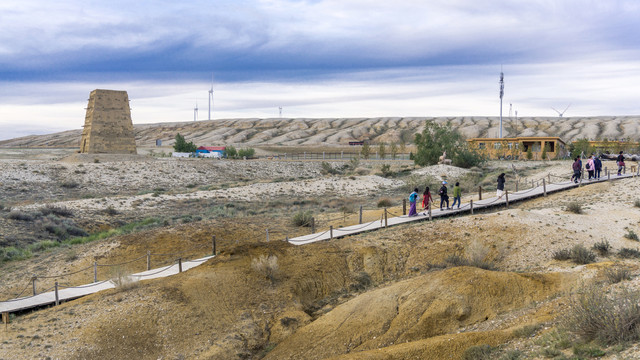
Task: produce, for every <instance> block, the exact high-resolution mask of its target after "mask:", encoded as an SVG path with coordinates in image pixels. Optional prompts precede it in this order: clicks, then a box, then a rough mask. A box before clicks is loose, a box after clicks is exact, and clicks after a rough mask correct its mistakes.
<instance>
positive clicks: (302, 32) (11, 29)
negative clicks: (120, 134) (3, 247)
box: [0, 0, 640, 139]
mask: <svg viewBox="0 0 640 360" xmlns="http://www.w3.org/2000/svg"><path fill="white" fill-rule="evenodd" d="M639 18H640V1H637V0H627V1H624V0H619V1H618V0H607V1H602V0H522V1H520V0H518V1H515V0H514V1H508V0H507V1H505V0H502V1H498V0H421V1H419V0H397V1H378V0H376V1H374V0H349V1H345V0H289V1H286V0H209V1H204V0H189V1H186V2H185V3H181V2H179V1H174V0H171V1H167V0H155V1H149V0H136V1H130V0H127V1H121V0H111V1H108V2H107V1H97V0H83V1H75V0H56V1H50V0H3V1H2V2H0V84H1V86H0V139H7V138H12V137H17V136H22V135H27V134H41V133H49V132H54V131H59V130H67V129H78V128H81V126H82V125H83V124H84V115H85V110H84V108H85V107H86V105H87V99H88V96H89V93H90V92H91V90H94V89H97V88H100V89H114V90H127V91H128V94H129V98H130V100H131V107H132V117H133V122H134V124H140V123H151V122H166V121H193V114H194V111H193V108H194V107H195V105H196V102H197V104H198V107H199V109H200V111H199V119H201V120H205V119H207V118H208V93H207V92H208V90H209V87H210V86H211V85H210V83H211V77H212V74H213V89H214V106H213V114H212V117H213V118H214V119H220V118H238V117H243V118H245V117H252V118H255V117H257V118H269V117H277V116H278V115H279V114H278V107H280V106H282V108H283V109H282V111H283V114H282V115H283V117H379V116H462V115H464V116H474V115H475V116H498V115H499V111H500V106H499V98H498V80H499V74H500V69H501V67H502V69H503V71H504V73H505V96H504V107H503V109H504V110H503V111H504V114H505V115H508V113H509V108H510V105H509V104H512V109H513V113H515V111H516V110H517V111H518V115H519V116H557V114H556V113H555V111H554V110H553V109H552V108H555V109H558V110H561V111H562V110H564V109H565V108H566V107H567V106H568V105H569V104H571V106H570V108H569V109H568V110H567V112H566V114H565V116H594V115H637V114H640V101H638V100H639V99H638V94H640V91H638V87H639V86H640V21H638V19H639Z"/></svg>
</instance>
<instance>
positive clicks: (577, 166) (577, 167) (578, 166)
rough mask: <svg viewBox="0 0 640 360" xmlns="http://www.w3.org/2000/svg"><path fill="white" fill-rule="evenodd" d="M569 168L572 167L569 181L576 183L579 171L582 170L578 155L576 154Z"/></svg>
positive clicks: (578, 178)
mask: <svg viewBox="0 0 640 360" xmlns="http://www.w3.org/2000/svg"><path fill="white" fill-rule="evenodd" d="M571 168H572V169H573V175H571V181H573V182H575V183H576V184H577V183H578V180H580V173H581V172H582V161H580V158H579V157H577V156H576V158H575V159H574V161H573V164H572V165H571Z"/></svg>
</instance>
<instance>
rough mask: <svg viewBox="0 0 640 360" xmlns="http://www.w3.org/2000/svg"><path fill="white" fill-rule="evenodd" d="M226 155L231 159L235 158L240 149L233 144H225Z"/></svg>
mask: <svg viewBox="0 0 640 360" xmlns="http://www.w3.org/2000/svg"><path fill="white" fill-rule="evenodd" d="M224 156H225V157H226V158H229V159H234V158H236V157H237V156H238V151H237V150H236V148H235V147H234V146H232V145H229V146H225V148H224Z"/></svg>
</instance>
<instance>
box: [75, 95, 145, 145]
mask: <svg viewBox="0 0 640 360" xmlns="http://www.w3.org/2000/svg"><path fill="white" fill-rule="evenodd" d="M80 152H81V153H89V154H136V153H137V151H136V139H135V136H134V134H133V123H132V122H131V109H130V108H129V96H128V95H127V92H126V91H116V90H101V89H97V90H93V91H92V92H91V96H89V105H87V115H86V116H85V119H84V130H82V139H81V140H80Z"/></svg>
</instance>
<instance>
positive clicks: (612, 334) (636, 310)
mask: <svg viewBox="0 0 640 360" xmlns="http://www.w3.org/2000/svg"><path fill="white" fill-rule="evenodd" d="M564 325H565V327H566V329H567V331H569V332H571V333H574V334H576V335H577V336H579V337H580V338H581V339H582V340H583V341H585V342H590V341H594V340H595V341H598V342H600V343H602V344H606V345H612V344H618V343H623V342H629V341H638V340H640V332H639V331H638V329H640V292H639V291H638V290H629V289H627V288H622V289H620V290H619V291H615V292H612V293H607V292H606V291H604V289H603V288H601V287H598V286H589V287H586V288H584V289H582V290H581V291H579V292H578V294H577V295H576V296H574V298H573V299H572V302H571V306H570V307H569V308H568V311H567V312H566V314H565V317H564Z"/></svg>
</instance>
